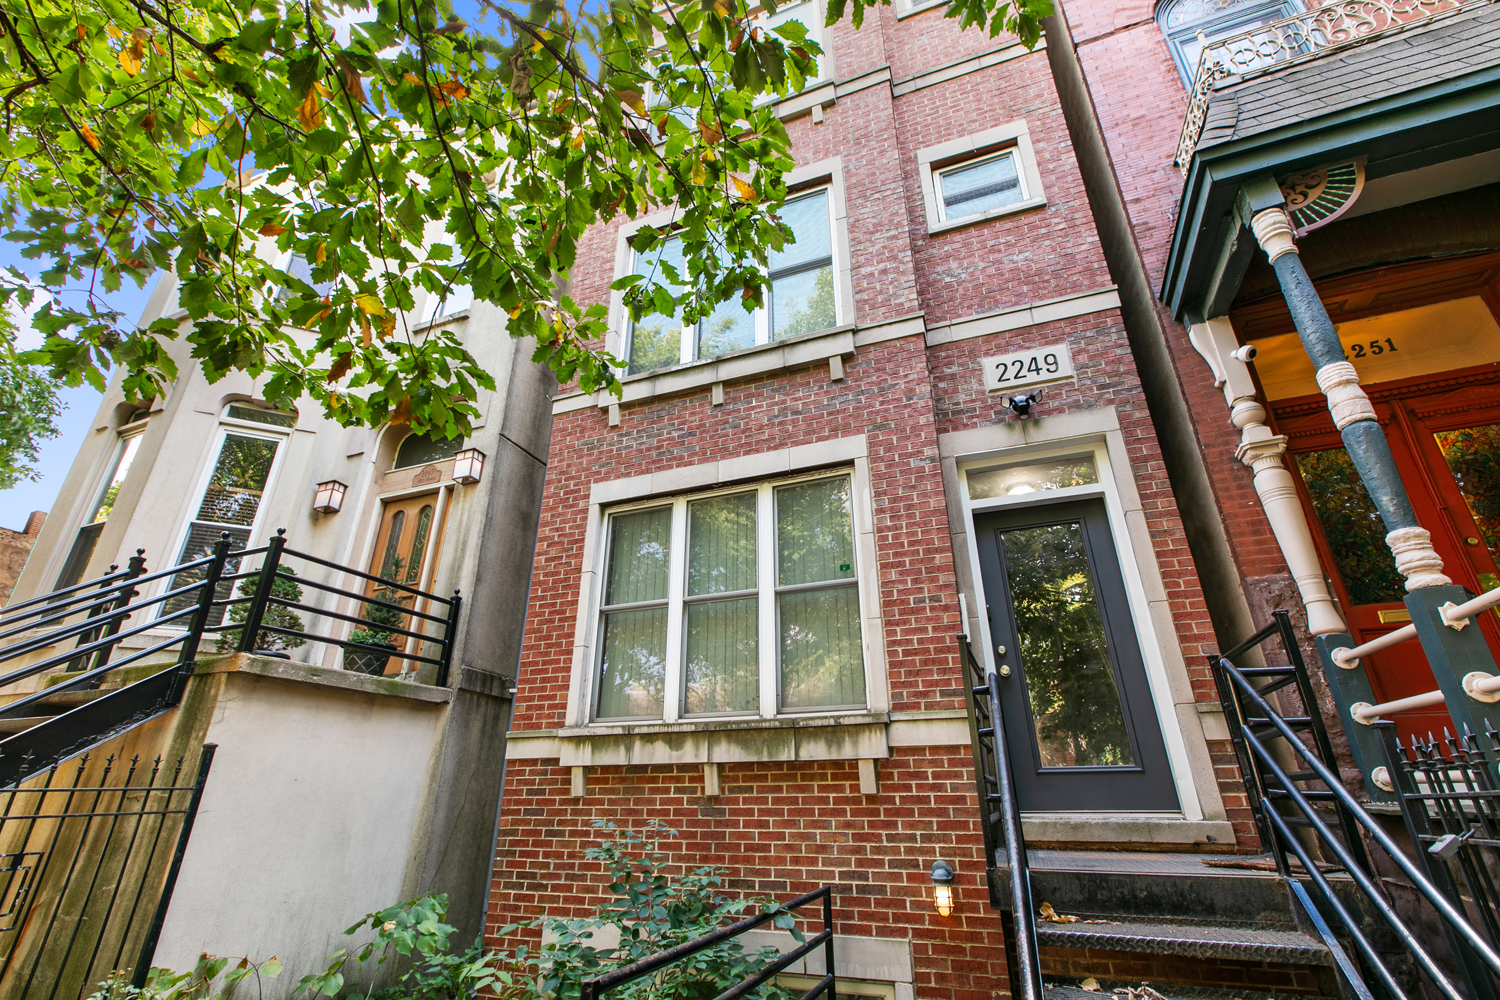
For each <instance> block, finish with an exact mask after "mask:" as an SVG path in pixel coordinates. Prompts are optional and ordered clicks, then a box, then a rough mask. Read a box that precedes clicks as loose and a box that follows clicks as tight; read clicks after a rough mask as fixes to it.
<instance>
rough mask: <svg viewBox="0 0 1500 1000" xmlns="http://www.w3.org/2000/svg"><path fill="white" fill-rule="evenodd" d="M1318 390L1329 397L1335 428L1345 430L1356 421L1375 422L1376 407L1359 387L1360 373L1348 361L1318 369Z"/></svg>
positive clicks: (1329, 407)
mask: <svg viewBox="0 0 1500 1000" xmlns="http://www.w3.org/2000/svg"><path fill="white" fill-rule="evenodd" d="M1317 378H1318V388H1319V389H1322V390H1323V395H1325V396H1327V397H1328V412H1329V413H1331V414H1333V426H1335V427H1337V428H1338V429H1339V430H1343V429H1344V428H1345V427H1348V426H1349V425H1350V424H1352V423H1354V422H1355V421H1356V420H1374V419H1375V407H1374V405H1373V404H1371V402H1370V397H1369V396H1367V395H1365V391H1364V390H1363V389H1361V388H1360V387H1359V372H1357V371H1355V370H1354V366H1353V365H1351V364H1350V363H1349V362H1347V361H1335V362H1334V363H1333V364H1331V365H1324V366H1323V367H1322V368H1319V369H1318V376H1317Z"/></svg>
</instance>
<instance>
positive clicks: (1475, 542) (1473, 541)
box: [1464, 535, 1479, 545]
mask: <svg viewBox="0 0 1500 1000" xmlns="http://www.w3.org/2000/svg"><path fill="white" fill-rule="evenodd" d="M1464 541H1465V542H1468V543H1469V544H1470V545H1478V544H1479V539H1477V538H1475V537H1474V536H1473V535H1470V536H1469V537H1468V538H1465V539H1464Z"/></svg>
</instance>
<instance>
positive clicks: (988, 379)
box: [983, 344, 1073, 392]
mask: <svg viewBox="0 0 1500 1000" xmlns="http://www.w3.org/2000/svg"><path fill="white" fill-rule="evenodd" d="M983 364H984V387H985V389H987V390H989V391H990V392H995V391H997V390H1002V389H1003V390H1010V389H1019V388H1021V387H1023V386H1029V385H1042V384H1045V383H1047V382H1062V381H1065V380H1067V379H1070V378H1072V377H1073V355H1072V352H1070V351H1069V350H1068V345H1067V344H1054V345H1052V346H1050V347H1036V348H1032V349H1031V350H1029V351H1018V352H1016V353H1015V354H1002V355H1001V356H999V357H995V358H985V359H984V361H983Z"/></svg>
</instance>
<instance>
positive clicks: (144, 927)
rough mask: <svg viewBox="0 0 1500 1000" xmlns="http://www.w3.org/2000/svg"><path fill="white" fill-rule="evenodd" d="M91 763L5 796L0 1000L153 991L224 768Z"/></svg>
mask: <svg viewBox="0 0 1500 1000" xmlns="http://www.w3.org/2000/svg"><path fill="white" fill-rule="evenodd" d="M215 749H216V747H215V746H214V745H213V744H207V745H205V746H204V747H203V750H202V753H201V754H200V755H199V757H198V761H197V764H196V767H195V766H194V764H193V763H192V762H190V761H188V760H187V758H185V757H178V758H177V759H176V760H175V761H171V760H163V759H162V758H161V757H157V758H156V759H155V760H151V761H144V760H142V759H141V758H140V757H133V758H131V759H129V760H123V759H119V758H116V757H115V756H112V755H111V756H107V757H95V756H93V755H89V754H85V755H84V756H83V757H81V758H76V759H74V760H70V761H66V762H64V763H61V764H58V765H56V766H54V767H52V768H51V769H50V770H48V771H46V772H44V773H42V774H39V775H37V776H35V777H34V778H32V779H31V780H29V781H26V782H24V783H23V784H22V785H20V786H19V787H14V788H7V789H3V790H0V996H4V997H6V998H7V1000H77V998H79V997H80V996H87V995H88V994H89V993H91V992H92V991H93V987H94V985H96V984H97V983H99V982H101V981H102V980H104V979H105V978H107V977H108V976H109V975H110V974H111V973H113V972H116V971H119V972H121V973H123V974H125V975H126V976H128V977H130V978H132V979H133V980H134V981H135V982H136V983H137V984H138V985H139V984H143V983H144V981H145V978H146V972H147V968H148V966H149V965H150V962H151V956H152V953H153V952H154V951H155V949H156V940H157V937H158V935H159V934H160V932H161V925H162V920H163V919H164V918H165V916H166V909H167V903H168V902H169V901H170V898H171V894H172V887H173V885H174V883H175V882H176V880H177V872H178V869H179V868H180V867H181V864H182V855H183V851H184V850H185V849H186V847H187V840H188V836H189V834H191V832H192V827H193V819H194V817H195V816H196V815H197V812H198V803H199V801H200V800H201V798H202V796H203V785H204V782H205V780H206V779H207V778H208V771H209V766H210V765H211V764H212V763H213V756H214V750H215Z"/></svg>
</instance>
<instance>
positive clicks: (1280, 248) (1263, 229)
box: [1250, 206, 1297, 264]
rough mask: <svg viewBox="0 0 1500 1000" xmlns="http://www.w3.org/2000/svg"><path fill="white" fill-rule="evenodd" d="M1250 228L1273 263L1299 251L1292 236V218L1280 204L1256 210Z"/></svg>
mask: <svg viewBox="0 0 1500 1000" xmlns="http://www.w3.org/2000/svg"><path fill="white" fill-rule="evenodd" d="M1250 229H1251V231H1252V232H1254V233H1255V239H1256V242H1258V243H1259V244H1260V245H1261V248H1262V249H1264V250H1265V252H1266V256H1268V257H1270V258H1271V263H1272V264H1274V263H1276V260H1277V258H1279V257H1284V256H1286V255H1287V254H1289V253H1296V252H1297V242H1296V240H1294V239H1293V238H1292V236H1293V233H1294V230H1293V229H1292V220H1291V218H1290V217H1288V216H1287V214H1286V209H1284V208H1281V207H1279V206H1278V207H1276V208H1266V209H1262V210H1261V211H1259V212H1256V213H1255V215H1254V216H1252V217H1251V219H1250Z"/></svg>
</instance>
